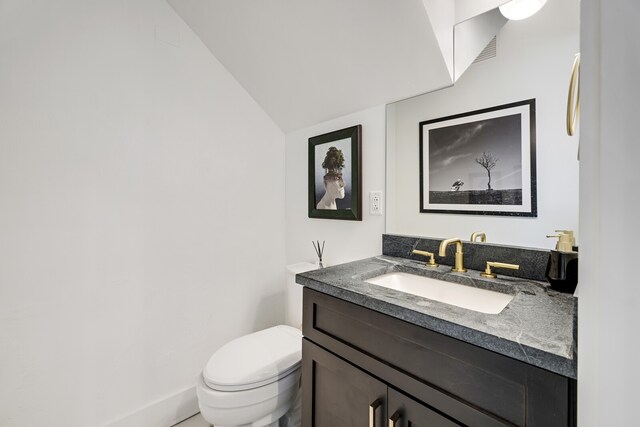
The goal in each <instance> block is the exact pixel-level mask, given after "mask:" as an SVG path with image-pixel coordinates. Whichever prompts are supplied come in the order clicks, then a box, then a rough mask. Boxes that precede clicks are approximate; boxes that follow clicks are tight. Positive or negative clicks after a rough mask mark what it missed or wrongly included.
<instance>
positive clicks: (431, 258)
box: [412, 249, 438, 268]
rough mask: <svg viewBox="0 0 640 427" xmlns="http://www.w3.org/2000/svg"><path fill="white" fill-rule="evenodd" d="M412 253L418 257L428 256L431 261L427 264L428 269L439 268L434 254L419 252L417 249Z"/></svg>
mask: <svg viewBox="0 0 640 427" xmlns="http://www.w3.org/2000/svg"><path fill="white" fill-rule="evenodd" d="M412 253H414V254H416V255H422V256H428V257H429V261H427V263H426V264H425V265H426V266H427V267H431V268H436V267H437V266H438V264H436V260H435V258H434V254H433V252H426V251H419V250H417V249H414V250H413V251H412Z"/></svg>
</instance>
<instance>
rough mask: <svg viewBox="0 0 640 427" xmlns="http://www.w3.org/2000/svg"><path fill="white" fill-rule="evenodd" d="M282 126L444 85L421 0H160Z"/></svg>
mask: <svg viewBox="0 0 640 427" xmlns="http://www.w3.org/2000/svg"><path fill="white" fill-rule="evenodd" d="M168 1H169V3H170V4H171V5H172V6H173V8H174V9H175V10H176V12H177V13H178V14H179V15H180V16H181V17H182V18H183V19H184V20H185V21H186V23H187V24H188V25H189V26H190V27H191V28H192V29H193V30H194V31H195V33H196V34H198V36H199V37H200V38H201V39H202V41H203V42H204V43H205V44H206V46H207V47H208V48H209V49H210V50H211V52H212V53H213V54H214V55H215V56H216V58H218V60H219V61H220V62H222V63H223V64H224V66H225V67H226V68H227V69H228V70H229V72H231V74H233V76H234V77H235V78H236V79H237V80H238V81H239V82H240V84H241V85H242V86H243V87H244V88H245V89H246V90H247V92H249V94H251V96H252V97H253V98H254V99H255V100H256V101H257V102H258V104H260V105H261V106H262V108H263V109H264V110H265V111H266V112H267V114H269V115H270V116H271V118H272V119H273V120H274V122H275V123H276V124H278V126H280V128H281V129H282V130H283V131H284V132H289V131H292V130H295V129H299V128H303V127H306V126H310V125H313V124H316V123H320V122H322V121H325V120H328V119H331V118H335V117H338V116H342V115H346V114H349V113H353V112H355V111H360V110H363V109H366V108H368V107H372V106H376V105H381V104H386V103H389V102H393V101H397V100H400V99H404V98H407V97H410V96H414V95H417V94H421V93H424V92H429V91H432V90H436V89H439V88H442V87H445V86H448V85H451V84H452V78H451V74H450V70H449V69H448V68H447V65H446V63H445V60H444V58H443V54H442V52H441V50H440V47H439V44H438V40H437V38H436V36H435V34H434V31H433V29H432V27H431V24H430V22H429V18H428V16H427V12H426V10H425V6H424V4H423V1H422V0H402V1H397V0H322V1H311V0H168Z"/></svg>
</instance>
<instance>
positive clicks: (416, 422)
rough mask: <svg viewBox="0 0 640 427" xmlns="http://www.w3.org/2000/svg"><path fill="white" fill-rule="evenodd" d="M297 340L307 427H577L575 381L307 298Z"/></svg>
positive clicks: (334, 302) (342, 304) (307, 293)
mask: <svg viewBox="0 0 640 427" xmlns="http://www.w3.org/2000/svg"><path fill="white" fill-rule="evenodd" d="M303 332H304V336H305V338H304V340H303V347H302V426H303V427H352V426H353V427H360V426H374V427H382V426H384V427H409V426H411V427H423V426H424V427H449V426H473V427H476V426H477V427H504V426H523V427H560V426H562V427H568V426H569V427H573V426H575V392H576V387H575V380H572V379H569V378H566V377H563V376H561V375H558V374H554V373H552V372H549V371H546V370H544V369H540V368H537V367H535V366H532V365H528V364H526V363H523V362H520V361H517V360H514V359H511V358H509V357H506V356H502V355H500V354H497V353H494V352H491V351H488V350H485V349H482V348H479V347H476V346H474V345H471V344H468V343H464V342H462V341H459V340H456V339H453V338H450V337H447V336H444V335H442V334H439V333H436V332H433V331H430V330H428V329H425V328H422V327H419V326H416V325H413V324H410V323H407V322H404V321H402V320H399V319H396V318H393V317H391V316H387V315H385V314H381V313H379V312H376V311H373V310H370V309H367V308H364V307H361V306H358V305H356V304H352V303H350V302H346V301H344V300H341V299H338V298H335V297H332V296H329V295H326V294H322V293H320V292H317V291H314V290H311V289H308V288H305V290H304V320H303ZM371 423H373V424H371Z"/></svg>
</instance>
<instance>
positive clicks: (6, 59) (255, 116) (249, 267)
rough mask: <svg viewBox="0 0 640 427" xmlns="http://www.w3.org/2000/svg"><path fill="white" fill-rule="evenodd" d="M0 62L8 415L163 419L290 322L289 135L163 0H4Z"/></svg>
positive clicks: (2, 419) (3, 394)
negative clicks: (207, 371) (229, 350)
mask: <svg viewBox="0 0 640 427" xmlns="http://www.w3.org/2000/svg"><path fill="white" fill-rule="evenodd" d="M156 34H157V35H158V37H159V38H161V39H163V40H166V41H167V42H163V41H159V40H156ZM175 45H178V46H175ZM0 58H2V61H1V62H2V66H0V236H2V238H0V347H1V348H2V350H1V351H0V384H1V385H2V386H1V387H0V425H2V426H3V427H10V426H35V425H49V426H65V427H74V426H79V427H87V426H97V425H103V424H105V423H109V422H110V421H111V420H115V419H118V418H119V417H123V416H125V415H126V414H128V413H134V415H133V416H132V417H131V418H125V420H124V421H123V422H121V423H119V424H118V425H119V426H124V425H135V426H136V427H145V425H154V426H155V425H157V426H161V425H164V426H168V425H171V424H172V422H175V421H177V420H173V421H172V420H171V418H172V417H173V418H175V417H179V416H180V415H184V414H185V412H189V411H191V412H192V411H193V410H194V403H195V400H194V399H195V394H194V393H193V388H192V387H193V386H194V384H195V380H196V378H197V375H198V374H199V372H200V370H201V369H202V367H203V366H204V364H205V363H206V361H207V359H208V357H209V356H210V355H211V354H212V353H213V352H214V351H215V350H216V349H217V348H218V347H219V346H221V345H222V344H223V343H224V342H226V341H227V340H229V339H230V338H232V337H235V336H238V335H241V334H244V333H247V332H249V331H252V330H255V329H257V328H261V327H264V326H267V325H272V324H275V323H278V322H280V321H281V320H282V318H283V313H282V307H283V299H282V296H283V295H282V292H283V290H284V277H285V276H284V265H285V248H284V238H283V236H284V225H285V223H284V197H285V196H284V191H283V188H284V186H285V180H284V157H285V156H284V134H283V133H282V132H281V131H280V130H279V129H278V128H277V127H276V126H275V125H274V124H273V122H272V121H271V120H270V119H269V118H268V117H267V116H266V114H265V113H264V112H263V111H262V110H261V109H260V108H259V107H258V106H257V105H256V103H255V102H254V101H253V100H252V99H251V98H250V97H249V96H248V94H247V93H246V92H245V91H244V90H243V89H242V88H241V87H240V86H239V85H238V84H237V82H236V81H235V80H234V79H233V78H232V77H231V76H230V75H229V74H228V73H227V71H226V70H225V69H224V68H223V67H222V65H221V64H220V63H219V62H218V61H217V60H216V59H215V58H214V57H213V56H212V55H211V54H210V52H209V51H208V50H207V49H206V48H205V47H204V45H203V44H202V43H201V42H200V40H199V39H198V38H197V37H196V36H195V35H194V34H193V33H192V32H191V31H190V30H189V28H188V27H187V26H186V25H185V24H184V23H183V22H182V20H181V19H180V18H179V17H178V16H177V15H176V14H175V13H174V11H173V10H172V9H171V8H170V6H169V5H168V4H167V3H166V2H165V1H163V0H138V1H126V0H120V1H114V0H99V1H91V2H87V1H84V0H64V1H56V2H51V1H47V0H34V1H23V0H5V1H2V2H0ZM378 234H379V233H378ZM319 237H321V236H319ZM167 397H173V399H169V401H170V402H171V404H173V405H174V407H167V405H162V399H164V398H167ZM157 401H160V405H159V406H160V407H162V408H161V410H163V411H165V412H168V413H166V414H165V415H164V418H163V417H160V418H158V419H154V418H153V416H155V415H157V414H155V415H154V414H151V413H149V411H147V413H146V416H144V417H142V420H137V419H136V417H135V412H136V411H137V410H139V409H141V408H143V407H145V406H146V405H150V404H153V403H154V402H157ZM150 408H151V409H153V408H155V406H153V405H152V406H151V407H150ZM147 409H149V408H147ZM127 420H129V421H127ZM132 420H133V421H132Z"/></svg>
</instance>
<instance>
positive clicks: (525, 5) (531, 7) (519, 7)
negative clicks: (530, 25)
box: [500, 0, 547, 21]
mask: <svg viewBox="0 0 640 427" xmlns="http://www.w3.org/2000/svg"><path fill="white" fill-rule="evenodd" d="M546 2H547V0H511V1H510V2H509V3H505V4H503V5H502V6H500V13H502V15H504V17H505V18H507V19H511V20H513V21H519V20H521V19H526V18H528V17H530V16H533V15H535V14H536V13H537V12H538V11H539V10H540V9H542V6H544V4H545V3H546Z"/></svg>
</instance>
